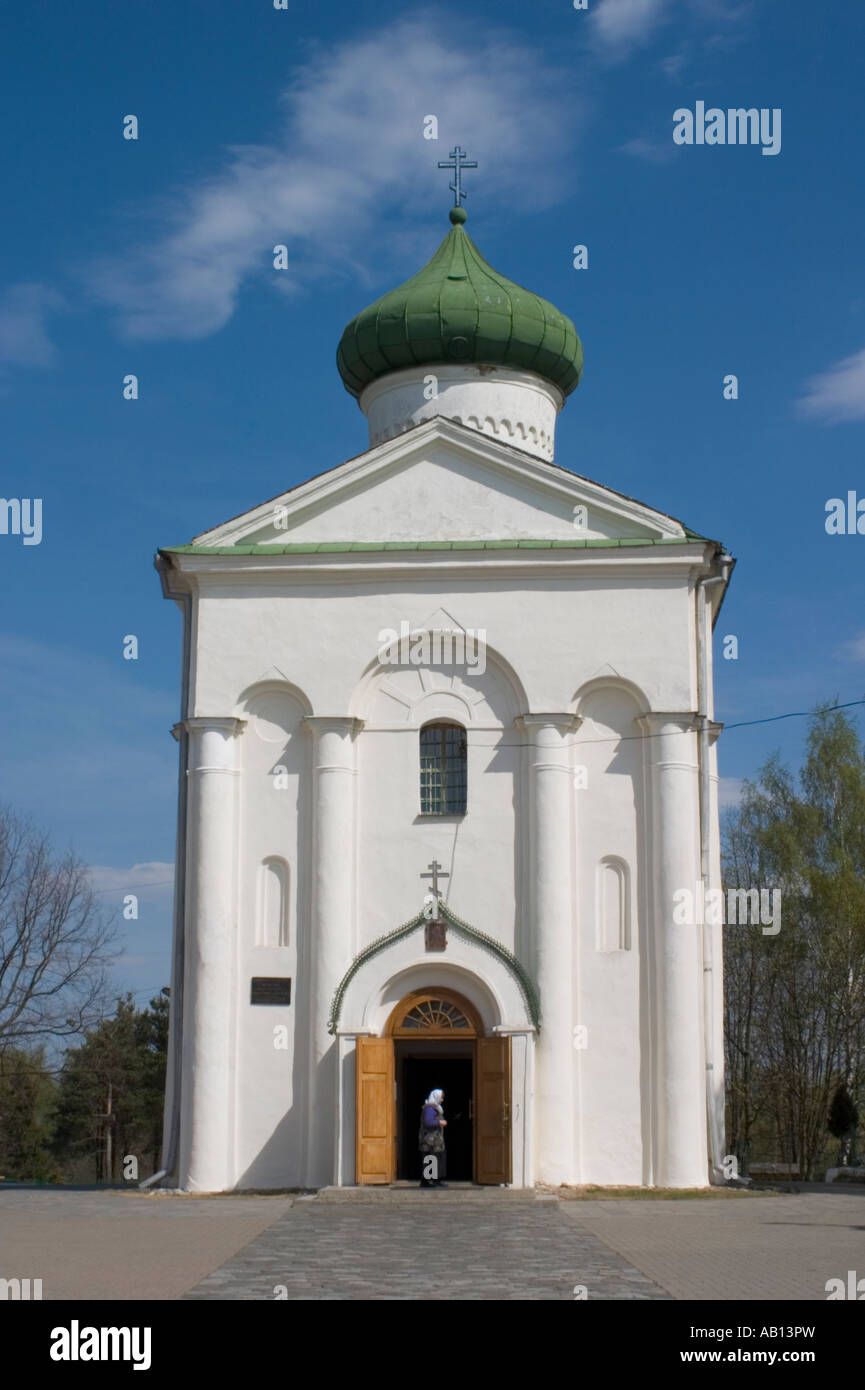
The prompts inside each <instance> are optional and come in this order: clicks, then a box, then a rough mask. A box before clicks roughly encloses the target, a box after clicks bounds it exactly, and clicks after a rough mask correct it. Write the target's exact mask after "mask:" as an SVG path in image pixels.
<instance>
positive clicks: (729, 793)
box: [718, 777, 745, 811]
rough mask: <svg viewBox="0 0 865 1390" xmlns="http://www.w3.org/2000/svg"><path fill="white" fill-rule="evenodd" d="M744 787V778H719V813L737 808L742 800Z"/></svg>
mask: <svg viewBox="0 0 865 1390" xmlns="http://www.w3.org/2000/svg"><path fill="white" fill-rule="evenodd" d="M744 786H745V779H744V777H720V778H719V779H718V807H719V809H720V810H721V811H727V810H729V809H730V807H733V806H738V805H739V802H740V801H741V799H742V789H743V787H744Z"/></svg>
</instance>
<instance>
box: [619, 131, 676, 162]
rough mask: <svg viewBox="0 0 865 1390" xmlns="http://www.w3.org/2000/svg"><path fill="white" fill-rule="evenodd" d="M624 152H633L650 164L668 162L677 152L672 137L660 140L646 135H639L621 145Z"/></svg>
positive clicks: (636, 156) (632, 153)
mask: <svg viewBox="0 0 865 1390" xmlns="http://www.w3.org/2000/svg"><path fill="white" fill-rule="evenodd" d="M619 148H620V149H621V151H622V153H623V154H631V155H633V156H634V158H635V159H645V160H648V162H649V163H650V164H666V163H667V161H668V160H670V159H672V158H673V157H674V156H675V153H676V147H675V145H674V144H673V141H672V139H669V140H658V139H657V138H654V137H649V136H646V135H638V136H637V137H636V139H634V140H628V141H627V142H626V143H625V144H624V145H620V147H619Z"/></svg>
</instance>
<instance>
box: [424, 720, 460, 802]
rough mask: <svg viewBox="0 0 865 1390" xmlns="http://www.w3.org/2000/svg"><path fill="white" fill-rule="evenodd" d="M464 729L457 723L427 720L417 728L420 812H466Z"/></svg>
mask: <svg viewBox="0 0 865 1390" xmlns="http://www.w3.org/2000/svg"><path fill="white" fill-rule="evenodd" d="M466 796H467V778H466V731H465V729H463V728H462V727H461V726H460V725H459V724H427V725H426V726H425V727H424V728H423V729H421V731H420V810H421V815H422V816H464V815H465V813H466Z"/></svg>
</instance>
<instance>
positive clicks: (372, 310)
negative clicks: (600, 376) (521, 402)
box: [336, 208, 583, 396]
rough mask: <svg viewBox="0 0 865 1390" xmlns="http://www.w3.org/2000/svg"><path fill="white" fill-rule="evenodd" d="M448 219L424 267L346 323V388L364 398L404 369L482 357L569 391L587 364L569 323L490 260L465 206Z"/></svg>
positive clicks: (340, 358)
mask: <svg viewBox="0 0 865 1390" xmlns="http://www.w3.org/2000/svg"><path fill="white" fill-rule="evenodd" d="M450 218H451V222H452V223H453V226H452V227H451V230H450V231H449V232H448V234H447V236H446V237H445V239H444V241H443V242H442V244H441V246H440V247H439V249H438V250H437V251H436V253H435V255H434V256H433V258H432V260H431V261H430V262H429V263H428V264H427V265H425V266H424V268H423V270H419V271H418V273H417V275H414V276H413V277H412V278H411V280H407V281H406V282H405V284H404V285H400V286H399V288H398V289H395V290H391V291H390V293H389V294H386V295H384V296H383V297H382V298H381V299H377V300H376V302H375V303H374V304H371V305H370V306H369V308H368V309H364V310H363V311H362V312H361V313H359V314H358V315H357V316H356V317H355V318H353V319H352V321H351V323H349V324H348V326H347V327H346V329H345V332H344V333H343V335H342V341H341V342H340V345H339V349H338V351H337V355H336V361H337V366H338V368H339V372H340V375H341V377H342V379H343V382H344V383H345V388H346V390H347V391H350V392H351V394H352V395H353V396H359V395H360V394H361V392H362V391H363V389H364V387H365V386H368V385H369V384H370V382H371V381H375V380H376V379H377V378H378V377H380V376H384V375H385V374H386V373H388V372H394V371H399V370H400V369H401V368H404V367H413V366H419V365H423V366H426V365H433V364H435V363H445V364H454V363H461V362H462V363H469V362H479V363H487V364H493V365H498V364H501V365H502V366H505V365H507V366H512V367H518V368H521V369H523V370H525V371H532V372H537V373H538V375H539V376H542V377H544V378H545V379H546V380H547V381H551V382H553V384H554V385H555V386H558V388H559V390H560V391H562V392H563V393H564V394H565V395H568V394H569V393H570V392H571V391H573V390H574V388H575V386H576V385H577V383H578V382H579V380H580V374H581V372H582V369H583V349H582V346H581V344H580V340H579V338H578V337H577V332H576V329H575V328H574V325H573V324H572V323H571V320H570V319H569V318H566V317H565V315H564V314H560V313H559V311H558V309H556V308H555V307H554V306H553V305H552V304H550V303H548V302H547V300H546V299H541V297H540V296H539V295H536V294H532V292H531V290H526V289H523V287H522V286H521V285H516V284H514V282H513V280H508V279H506V278H505V276H504V275H500V274H499V273H498V271H496V270H493V268H492V266H491V265H488V264H487V262H486V261H485V260H484V258H483V256H482V255H481V253H480V252H479V251H478V249H477V247H476V246H475V244H474V242H473V241H472V239H471V237H470V236H469V235H468V233H467V232H466V230H465V228H464V227H463V225H462V224H463V222H464V221H465V209H464V208H452V209H451V213H450Z"/></svg>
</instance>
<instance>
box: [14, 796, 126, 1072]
mask: <svg viewBox="0 0 865 1390" xmlns="http://www.w3.org/2000/svg"><path fill="white" fill-rule="evenodd" d="M114 937H115V932H114V929H113V928H112V927H111V925H110V923H109V922H108V921H107V920H106V917H105V914H104V911H103V909H102V908H101V906H100V904H99V903H98V900H97V898H96V896H95V895H94V892H93V889H92V886H91V883H90V878H89V874H88V871H87V866H86V865H85V864H83V863H82V862H81V861H80V860H78V859H76V858H75V856H74V855H72V854H65V855H57V854H56V853H55V852H54V851H53V850H52V848H51V845H50V843H49V841H48V839H47V837H46V836H45V835H44V834H42V833H41V832H40V831H39V830H37V829H36V828H35V827H33V826H32V825H30V824H29V823H27V822H26V821H23V820H21V819H19V818H18V817H17V816H15V815H14V814H13V813H12V812H11V811H10V810H8V809H3V808H0V1050H3V1049H6V1048H9V1047H13V1046H14V1047H20V1046H22V1045H24V1044H26V1043H28V1042H31V1041H32V1040H34V1039H45V1038H48V1037H55V1038H64V1037H72V1036H74V1035H75V1034H78V1033H81V1032H83V1031H84V1030H85V1029H86V1028H89V1027H92V1026H93V1025H94V1024H95V1023H96V1022H97V1021H98V1019H99V1018H100V1017H101V1016H102V1015H103V1013H104V1012H105V1005H106V1001H107V997H108V992H107V987H106V979H105V967H106V965H107V964H108V961H109V960H110V959H111V958H112V955H113V952H112V950H111V947H112V945H113V942H114Z"/></svg>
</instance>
